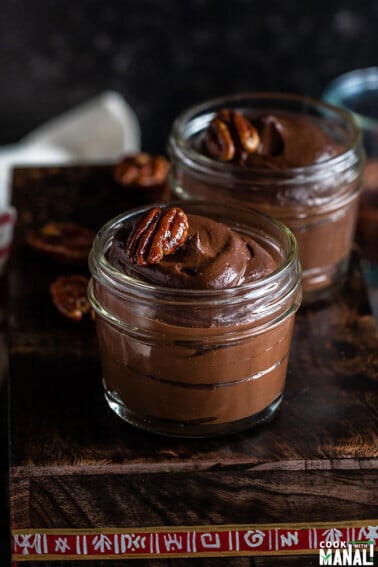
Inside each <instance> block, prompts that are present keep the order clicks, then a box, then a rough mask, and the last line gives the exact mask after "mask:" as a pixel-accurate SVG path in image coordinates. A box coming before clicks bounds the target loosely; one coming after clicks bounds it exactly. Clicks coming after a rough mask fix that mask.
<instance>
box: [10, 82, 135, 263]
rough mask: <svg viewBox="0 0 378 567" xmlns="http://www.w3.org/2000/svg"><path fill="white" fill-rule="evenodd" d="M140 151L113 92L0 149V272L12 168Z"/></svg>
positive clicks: (128, 114)
mask: <svg viewBox="0 0 378 567" xmlns="http://www.w3.org/2000/svg"><path fill="white" fill-rule="evenodd" d="M139 150H140V127H139V123H138V119H137V117H136V115H135V113H134V111H133V110H132V108H131V107H130V106H129V105H128V104H127V103H126V101H125V100H124V98H123V97H122V96H121V95H120V94H118V93H116V92H113V91H106V92H104V93H102V94H100V95H98V96H96V97H95V98H93V99H91V100H89V101H88V102H85V103H83V104H80V105H79V106H77V107H75V108H74V109H72V110H69V111H68V112H65V113H64V114H62V115H61V116H58V117H57V118H55V119H53V120H51V121H49V122H48V123H47V124H45V125H43V126H41V127H39V128H38V129H37V130H34V131H33V132H32V133H30V134H29V135H28V136H26V137H25V138H23V139H22V140H21V141H20V142H19V143H17V144H13V145H9V146H3V147H0V272H1V269H2V267H3V265H4V264H5V261H6V258H7V256H8V251H9V246H10V242H11V239H12V233H13V226H14V222H15V218H16V215H15V210H14V208H13V207H11V206H10V204H9V203H10V184H11V171H12V167H14V166H15V165H19V166H21V165H22V166H26V165H32V164H35V165H49V164H51V165H63V164H70V163H75V162H76V163H99V162H105V161H110V160H117V159H118V158H119V157H120V156H121V155H123V154H127V153H133V152H137V151H139Z"/></svg>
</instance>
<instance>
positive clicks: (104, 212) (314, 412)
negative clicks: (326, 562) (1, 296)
mask: <svg viewBox="0 0 378 567" xmlns="http://www.w3.org/2000/svg"><path fill="white" fill-rule="evenodd" d="M110 171H111V169H110V167H107V166H103V167H97V168H93V167H92V168H88V167H75V168H66V169H65V168H59V169H57V168H56V169H42V168H41V169H17V170H16V171H15V175H14V184H13V200H14V203H15V205H16V207H17V209H18V211H19V221H18V225H17V230H16V239H15V245H14V249H13V254H12V260H11V265H10V279H9V289H10V302H9V309H10V341H11V345H10V416H11V421H10V423H11V425H10V429H11V469H10V481H11V482H10V497H11V526H12V528H26V527H30V528H48V527H59V528H65V527H68V528H75V527H78V528H85V527H99V526H113V527H118V526H120V527H122V526H125V525H127V526H130V527H138V526H139V527H142V526H150V525H179V524H185V525H188V524H192V525H193V524H225V523H233V524H242V523H268V522H272V521H274V522H309V523H310V522H314V521H332V520H352V519H362V518H363V519H368V518H375V517H377V508H376V502H377V501H378V498H377V496H378V495H377V456H378V455H377V453H378V451H377V438H376V432H377V415H376V409H377V407H378V403H377V401H378V400H377V380H378V358H377V352H378V349H377V346H378V342H377V336H376V332H375V324H374V320H373V318H372V315H371V312H370V308H369V305H368V302H367V299H366V290H365V288H364V284H363V281H362V279H361V276H360V271H359V267H358V262H356V261H354V262H353V263H352V266H351V270H350V274H349V278H348V280H347V282H346V285H345V286H344V287H343V289H342V291H341V293H340V294H338V295H336V296H335V297H334V298H333V299H332V300H331V301H329V302H325V303H322V304H319V305H317V306H313V307H307V308H304V307H302V308H301V309H300V310H299V312H298V315H297V318H296V323H295V329H294V337H293V344H292V350H291V355H290V362H289V370H288V379H287V388H286V393H285V399H284V402H283V404H282V407H281V409H280V411H279V413H278V415H277V416H276V418H275V419H274V420H273V421H272V423H270V424H269V425H267V426H264V427H261V428H257V429H254V430H250V431H248V432H245V433H242V434H238V435H234V436H232V437H224V438H220V439H210V440H178V439H169V438H164V437H157V436H154V435H151V434H146V433H143V432H141V431H138V430H136V429H134V428H132V427H130V426H128V425H127V424H126V423H124V422H123V421H121V420H120V419H119V418H118V417H117V416H116V415H115V414H113V413H112V412H111V410H110V409H108V407H107V405H106V403H105V401H104V398H103V391H102V384H101V370H100V365H99V357H98V352H97V345H96V338H95V334H94V328H93V325H92V323H91V322H89V321H88V322H85V323H83V324H80V325H75V324H72V323H71V322H69V321H66V320H64V319H63V318H62V317H61V316H60V315H59V313H58V312H56V311H55V308H54V307H53V305H52V303H51V300H50V296H49V292H48V287H49V283H50V282H51V281H52V280H53V279H54V278H55V277H56V275H58V274H59V273H62V271H66V272H70V271H72V270H70V269H68V268H65V269H64V270H63V268H62V267H60V266H57V265H55V264H52V263H49V262H48V261H46V260H44V259H41V258H40V257H38V256H37V255H35V254H34V253H33V252H32V251H31V250H29V249H28V248H27V247H26V246H25V243H24V238H25V232H26V231H27V230H28V229H29V228H30V227H32V226H39V225H40V224H42V223H43V222H45V221H47V220H70V221H74V222H79V223H81V224H84V225H86V226H89V227H90V228H93V229H95V230H96V229H98V228H99V227H100V226H101V225H102V224H103V222H105V221H106V220H109V219H110V218H111V217H112V216H114V215H115V214H118V213H120V212H122V211H123V210H125V209H126V208H129V207H131V206H136V205H138V204H139V203H140V202H141V201H142V200H143V199H144V197H143V196H142V197H140V198H139V197H138V198H137V197H136V196H135V195H134V196H132V197H130V196H129V195H127V194H125V193H123V192H122V191H121V190H120V189H119V188H118V187H116V186H115V185H114V183H113V181H112V178H111V174H110ZM178 501H179V502H180V506H178V505H177V502H178ZM180 561H181V560H180ZM207 561H208V563H206V564H208V565H214V566H215V565H221V564H223V563H222V561H221V560H215V559H211V560H210V559H209V560H207ZM226 561H227V565H235V566H236V565H247V564H248V565H249V564H250V565H278V564H279V565H289V564H290V565H294V564H295V563H294V560H293V559H292V558H280V559H277V558H275V559H274V562H272V563H270V559H269V558H261V561H260V560H259V558H254V559H253V560H251V562H249V561H250V560H249V559H245V558H244V559H242V558H240V559H239V558H235V559H234V560H233V562H231V560H230V559H227V560H226ZM147 563H148V564H150V563H151V564H152V563H154V562H144V561H138V565H142V564H147ZM64 564H65V565H68V563H67V562H65V563H64ZM129 564H132V562H128V565H129ZM157 564H158V565H163V563H162V562H160V560H159V562H157ZM164 564H166V565H170V564H171V563H169V562H165V563H164ZM174 564H175V565H186V561H185V560H183V561H182V562H179V560H177V559H176V560H174ZM198 564H199V565H201V564H204V561H203V560H198ZM297 564H298V565H305V564H308V565H312V564H315V563H314V562H313V558H309V559H308V562H307V563H304V562H303V563H297ZM107 565H109V562H107Z"/></svg>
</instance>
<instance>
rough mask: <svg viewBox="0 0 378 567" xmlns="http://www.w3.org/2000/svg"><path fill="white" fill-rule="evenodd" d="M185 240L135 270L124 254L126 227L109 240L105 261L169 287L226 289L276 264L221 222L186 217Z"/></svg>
mask: <svg viewBox="0 0 378 567" xmlns="http://www.w3.org/2000/svg"><path fill="white" fill-rule="evenodd" d="M188 220H189V231H188V238H187V240H186V242H185V244H183V245H182V246H180V248H179V249H178V250H177V251H176V252H175V253H174V254H171V255H168V256H165V257H164V258H163V260H161V261H160V262H159V263H158V264H153V265H150V266H142V267H136V266H135V265H134V264H131V263H130V260H129V259H128V254H127V245H126V243H127V238H128V234H129V231H130V228H129V227H124V228H121V229H120V230H119V231H118V233H117V234H116V235H115V237H114V239H113V243H112V246H111V248H110V250H109V252H108V261H109V262H110V263H111V264H112V265H113V266H114V267H115V268H117V269H118V270H119V271H121V272H124V273H128V274H132V275H134V277H139V278H140V279H142V280H144V281H147V282H150V283H153V284H156V285H159V286H164V287H170V288H179V289H226V288H231V287H237V286H239V285H241V284H243V283H246V282H251V281H253V280H256V279H259V278H261V277H263V276H266V275H268V274H269V273H271V272H273V271H274V270H275V269H276V268H277V263H276V261H275V260H274V259H273V258H272V256H271V255H270V254H269V253H268V252H267V251H266V250H264V249H263V248H262V247H261V246H260V245H259V244H257V242H255V241H254V240H252V239H251V238H249V237H248V236H245V235H242V234H239V233H237V232H235V231H233V230H232V229H231V228H229V227H228V226H226V225H224V224H223V223H220V222H217V221H214V220H212V219H209V218H206V217H202V216H199V215H188Z"/></svg>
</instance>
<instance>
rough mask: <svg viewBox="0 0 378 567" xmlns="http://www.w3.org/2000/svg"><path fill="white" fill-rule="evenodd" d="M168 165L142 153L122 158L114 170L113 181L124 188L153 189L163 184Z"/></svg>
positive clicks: (161, 160) (158, 158) (164, 161)
mask: <svg viewBox="0 0 378 567" xmlns="http://www.w3.org/2000/svg"><path fill="white" fill-rule="evenodd" d="M168 168H169V163H168V161H167V160H166V159H165V157H163V156H150V155H149V154H146V153H144V152H141V153H139V154H136V155H130V156H126V157H124V158H123V159H122V160H121V161H120V162H119V163H118V164H117V165H116V166H115V168H114V179H115V181H116V182H117V183H119V184H120V185H123V186H124V187H154V186H156V185H161V184H162V183H164V182H165V180H166V177H167V173H168Z"/></svg>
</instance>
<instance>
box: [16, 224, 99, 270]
mask: <svg viewBox="0 0 378 567" xmlns="http://www.w3.org/2000/svg"><path fill="white" fill-rule="evenodd" d="M94 237H95V233H94V232H93V231H92V230H89V229H88V228H85V227H83V226H79V225H77V224H74V223H68V222H49V223H48V224H45V225H44V226H42V227H41V228H40V229H37V230H31V231H29V233H28V234H27V236H26V241H27V243H28V244H29V246H31V247H32V248H33V249H34V250H36V251H38V252H41V253H43V254H46V255H47V256H50V257H51V258H53V259H55V260H58V261H59V262H64V263H75V264H85V263H86V262H87V259H88V254H89V252H90V250H91V247H92V242H93V239H94Z"/></svg>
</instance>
